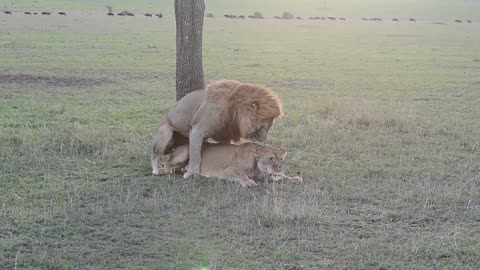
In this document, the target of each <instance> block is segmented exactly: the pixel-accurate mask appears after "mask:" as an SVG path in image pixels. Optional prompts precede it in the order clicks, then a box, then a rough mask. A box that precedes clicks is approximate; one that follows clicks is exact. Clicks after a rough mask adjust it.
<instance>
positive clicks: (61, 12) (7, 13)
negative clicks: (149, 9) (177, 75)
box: [3, 10, 163, 18]
mask: <svg viewBox="0 0 480 270" xmlns="http://www.w3.org/2000/svg"><path fill="white" fill-rule="evenodd" d="M3 13H4V14H6V15H13V12H11V11H9V10H7V11H4V12H3ZM23 14H25V15H39V14H40V15H47V16H50V15H52V14H55V13H54V12H47V11H44V12H41V13H38V12H30V11H25V12H23ZM57 14H58V15H61V16H67V13H66V12H64V11H60V12H57ZM107 15H108V16H115V13H113V12H109V13H107ZM117 16H135V14H134V13H132V12H130V11H122V12H119V13H117ZM144 16H145V17H153V16H155V17H158V18H163V14H162V13H157V14H152V13H145V15H144Z"/></svg>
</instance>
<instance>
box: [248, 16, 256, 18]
mask: <svg viewBox="0 0 480 270" xmlns="http://www.w3.org/2000/svg"><path fill="white" fill-rule="evenodd" d="M248 18H250V19H256V17H255V16H252V15H249V16H248Z"/></svg>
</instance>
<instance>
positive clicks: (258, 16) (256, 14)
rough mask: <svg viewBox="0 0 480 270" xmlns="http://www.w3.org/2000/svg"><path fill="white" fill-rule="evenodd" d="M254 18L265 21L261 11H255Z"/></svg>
mask: <svg viewBox="0 0 480 270" xmlns="http://www.w3.org/2000/svg"><path fill="white" fill-rule="evenodd" d="M253 17H255V18H256V19H263V15H262V13H261V12H259V11H255V13H253Z"/></svg>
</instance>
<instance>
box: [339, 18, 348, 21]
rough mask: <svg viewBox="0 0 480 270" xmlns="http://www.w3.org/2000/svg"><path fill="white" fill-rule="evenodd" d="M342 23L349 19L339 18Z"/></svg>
mask: <svg viewBox="0 0 480 270" xmlns="http://www.w3.org/2000/svg"><path fill="white" fill-rule="evenodd" d="M339 20H340V21H346V20H347V19H345V18H339Z"/></svg>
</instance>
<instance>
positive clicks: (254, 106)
mask: <svg viewBox="0 0 480 270" xmlns="http://www.w3.org/2000/svg"><path fill="white" fill-rule="evenodd" d="M252 109H254V110H257V109H258V103H257V102H252Z"/></svg>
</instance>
